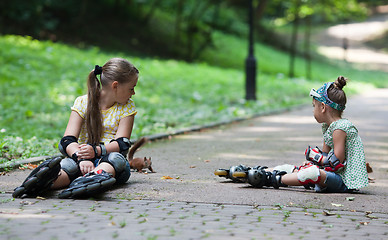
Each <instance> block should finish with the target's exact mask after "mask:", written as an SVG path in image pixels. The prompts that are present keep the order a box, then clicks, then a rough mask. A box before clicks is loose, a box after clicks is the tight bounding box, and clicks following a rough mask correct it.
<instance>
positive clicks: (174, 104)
mask: <svg viewBox="0 0 388 240" xmlns="http://www.w3.org/2000/svg"><path fill="white" fill-rule="evenodd" d="M0 45H1V46H2V48H1V49H0V84H1V88H0V91H1V92H0V163H1V162H5V161H9V160H10V159H19V158H28V157H33V156H39V155H51V154H56V153H58V150H57V148H56V146H57V142H58V141H59V140H60V138H61V137H62V135H63V132H64V130H65V127H66V124H67V120H68V117H69V114H70V107H71V106H72V104H73V101H74V100H75V98H76V97H77V96H78V95H82V94H86V77H87V75H88V73H89V71H91V70H92V69H93V68H94V65H95V64H99V65H102V64H104V63H105V62H106V61H107V60H108V59H110V58H112V57H123V58H126V59H128V60H129V61H131V62H132V63H134V64H135V66H137V67H138V68H139V70H140V80H139V83H138V86H137V87H136V95H135V96H134V97H133V99H134V101H135V104H136V106H137V110H138V115H137V116H136V121H135V126H134V131H133V135H132V139H137V138H139V137H140V136H145V135H150V134H155V133H166V132H167V133H168V132H170V131H173V130H177V129H181V128H184V127H189V126H193V125H203V124H206V123H211V122H218V121H224V120H230V119H233V118H237V117H247V116H251V115H254V114H258V113H260V112H264V111H268V110H275V109H281V108H285V107H289V106H295V105H300V104H307V103H309V102H310V101H311V99H310V97H308V92H309V90H310V89H311V88H312V87H315V88H318V87H319V86H321V84H322V83H323V82H326V81H330V80H331V81H333V80H334V79H335V78H336V77H337V76H338V75H345V76H347V77H349V78H350V79H351V80H352V81H351V83H350V84H349V86H347V87H346V91H347V93H348V94H354V93H357V92H359V91H363V90H365V89H366V88H372V87H387V82H388V81H387V79H388V76H387V74H386V73H381V72H371V71H361V70H357V69H354V68H352V67H351V66H350V65H347V64H345V63H339V62H336V63H335V64H332V63H329V62H325V61H315V62H313V64H312V71H313V73H312V75H313V79H305V78H304V77H303V76H304V75H305V66H304V65H305V63H304V61H303V60H301V59H297V61H296V76H297V77H296V78H294V79H289V78H287V77H286V76H287V73H288V62H289V58H288V55H287V54H286V53H282V52H280V51H277V50H275V49H273V48H271V47H268V46H265V45H262V44H259V43H257V44H256V45H255V55H256V57H257V59H258V70H259V72H258V79H257V86H258V87H257V96H258V100H257V101H248V102H247V101H245V100H244V96H245V92H244V89H245V87H244V84H245V82H244V81H245V75H244V60H245V58H246V52H247V44H246V41H245V40H244V39H240V38H238V37H235V36H229V35H225V34H222V33H216V34H215V47H214V48H213V49H209V50H206V51H205V52H204V54H203V55H202V57H201V60H200V62H197V63H186V62H182V61H176V60H171V59H157V58H140V57H137V56H135V55H131V54H130V53H126V54H124V53H119V52H116V53H113V52H103V51H101V50H100V49H98V48H95V47H90V48H86V49H79V48H75V47H72V46H69V45H64V44H60V43H52V42H49V41H38V40H34V39H31V38H29V37H21V36H0Z"/></svg>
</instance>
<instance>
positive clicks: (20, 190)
mask: <svg viewBox="0 0 388 240" xmlns="http://www.w3.org/2000/svg"><path fill="white" fill-rule="evenodd" d="M24 190H25V188H24V187H17V188H16V189H15V191H14V192H13V193H12V197H13V198H18V197H21V196H23V194H24Z"/></svg>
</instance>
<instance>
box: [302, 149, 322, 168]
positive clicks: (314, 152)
mask: <svg viewBox="0 0 388 240" xmlns="http://www.w3.org/2000/svg"><path fill="white" fill-rule="evenodd" d="M304 155H305V156H306V160H307V161H310V162H313V163H314V164H315V165H322V164H321V163H322V161H323V160H324V157H325V155H326V154H325V153H323V152H322V151H321V150H320V149H319V148H318V147H315V148H311V147H310V146H308V147H307V149H306V151H305V152H304Z"/></svg>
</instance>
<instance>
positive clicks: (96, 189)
mask: <svg viewBox="0 0 388 240" xmlns="http://www.w3.org/2000/svg"><path fill="white" fill-rule="evenodd" d="M115 182H116V179H115V178H114V177H112V175H111V174H109V173H107V172H105V171H104V170H101V169H100V170H98V171H97V173H96V172H89V173H87V174H85V176H81V177H78V178H76V179H75V180H74V181H73V182H72V183H71V184H70V185H69V188H68V189H66V190H64V191H62V192H61V193H60V194H59V195H58V197H59V198H85V197H91V196H93V195H96V194H98V193H102V192H105V191H106V190H108V189H109V188H110V187H111V186H112V185H113V184H114V183H115Z"/></svg>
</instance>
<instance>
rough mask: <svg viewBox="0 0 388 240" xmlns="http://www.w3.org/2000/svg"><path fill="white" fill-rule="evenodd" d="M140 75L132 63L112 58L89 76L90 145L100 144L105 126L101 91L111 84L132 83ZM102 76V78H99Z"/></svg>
mask: <svg viewBox="0 0 388 240" xmlns="http://www.w3.org/2000/svg"><path fill="white" fill-rule="evenodd" d="M138 74H139V70H137V68H136V67H135V66H134V65H133V64H132V63H130V62H128V61H127V60H125V59H122V58H112V59H110V60H109V61H108V62H107V63H105V65H104V66H103V67H100V66H98V65H96V66H95V68H94V70H93V71H91V72H90V73H89V76H88V104H87V108H86V114H85V124H86V131H87V134H88V143H90V144H93V145H98V144H100V141H101V138H102V135H103V131H104V125H103V121H102V113H101V108H100V91H101V89H102V88H103V87H104V86H107V85H109V83H110V82H113V81H117V82H119V83H126V82H129V81H132V80H133V79H135V77H137V76H138ZM98 75H100V78H98Z"/></svg>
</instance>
